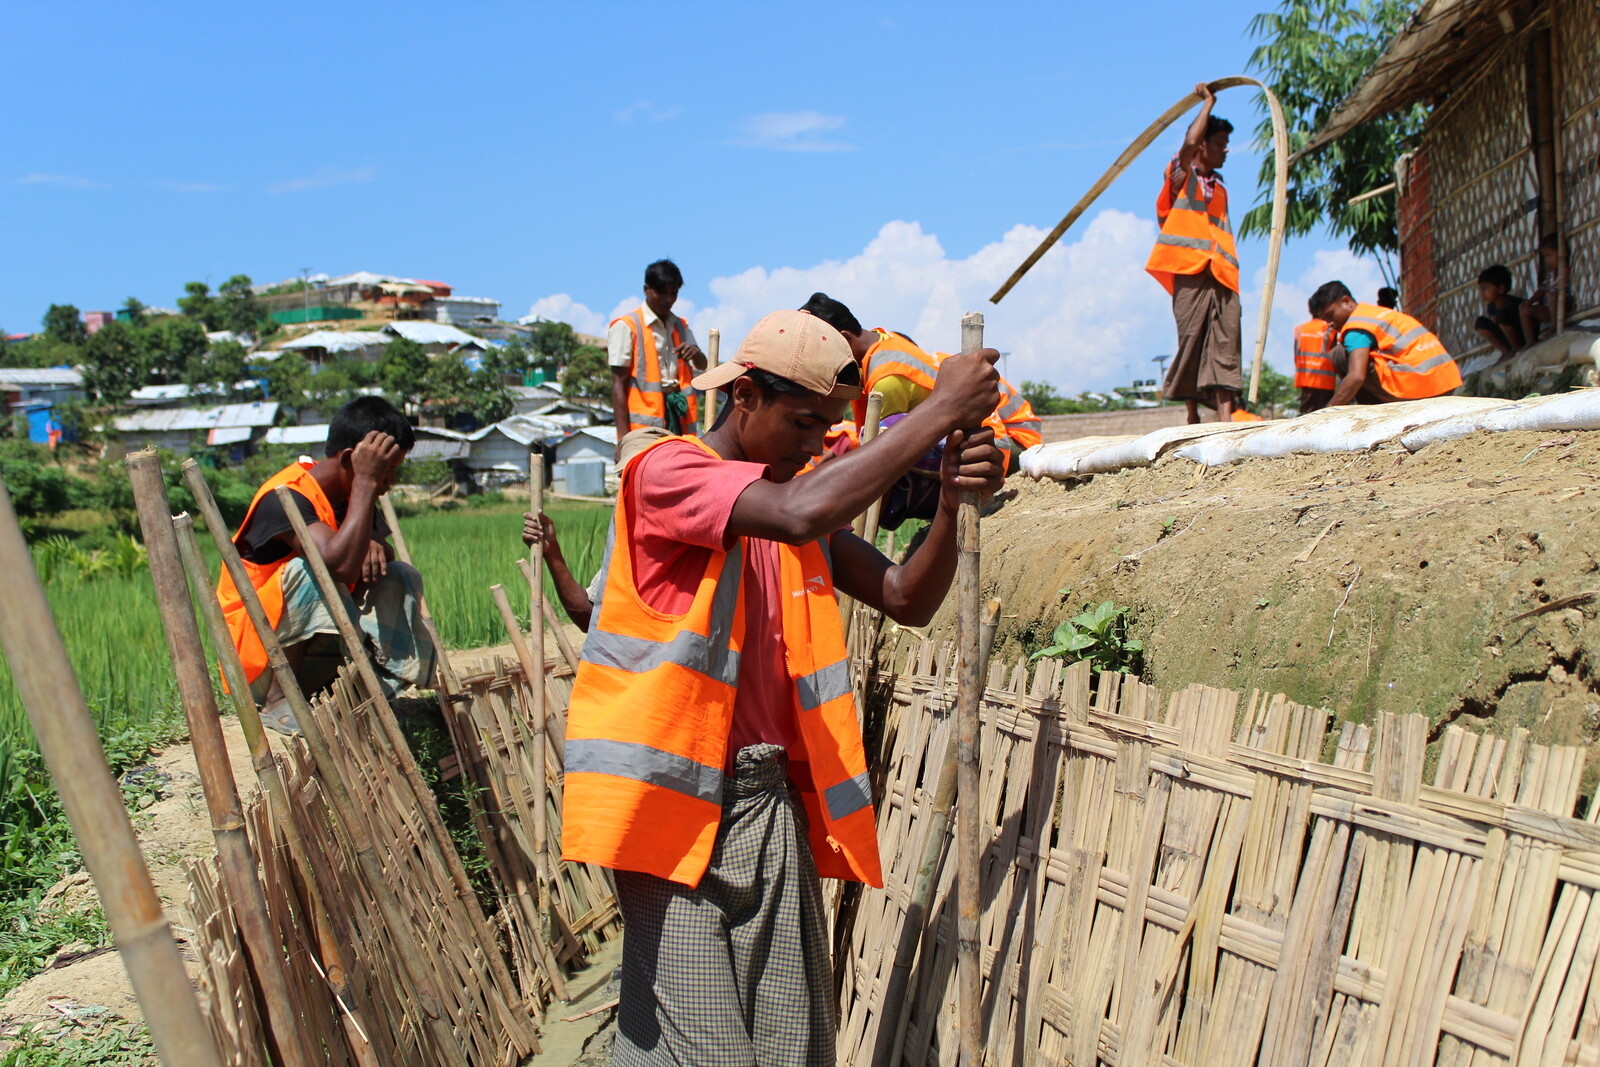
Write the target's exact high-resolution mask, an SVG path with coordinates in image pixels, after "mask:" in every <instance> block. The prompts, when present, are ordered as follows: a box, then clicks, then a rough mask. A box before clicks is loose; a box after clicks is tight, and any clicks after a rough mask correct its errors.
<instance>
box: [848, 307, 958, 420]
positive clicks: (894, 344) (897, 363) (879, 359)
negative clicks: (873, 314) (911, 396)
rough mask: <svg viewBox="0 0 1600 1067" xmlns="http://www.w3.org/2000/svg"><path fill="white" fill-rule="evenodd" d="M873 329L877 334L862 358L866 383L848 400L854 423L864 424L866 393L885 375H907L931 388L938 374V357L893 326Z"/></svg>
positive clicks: (909, 378)
mask: <svg viewBox="0 0 1600 1067" xmlns="http://www.w3.org/2000/svg"><path fill="white" fill-rule="evenodd" d="M872 332H873V333H875V334H877V335H878V339H877V340H876V341H874V342H873V344H872V347H871V348H869V349H867V354H866V356H864V357H863V358H862V361H861V362H862V370H863V373H862V377H863V378H864V379H866V386H865V388H863V389H862V390H861V395H860V396H858V397H856V398H855V400H853V401H851V409H852V410H853V411H854V412H855V416H856V425H857V426H865V425H866V424H867V394H868V393H870V392H872V390H873V387H874V386H876V385H877V384H878V383H879V382H881V381H883V380H884V379H885V378H893V377H900V378H906V379H908V380H910V381H912V382H915V383H916V384H917V385H920V386H922V388H924V389H929V390H931V389H932V388H933V382H934V379H935V378H937V377H938V376H939V361H938V359H937V358H935V357H933V356H931V355H929V354H928V353H926V352H924V351H923V350H922V349H920V348H918V347H917V346H916V345H914V344H912V343H911V342H910V341H908V340H906V339H905V338H904V337H901V336H900V335H899V334H897V333H895V332H894V331H892V330H885V329H884V328H883V327H881V326H875V327H873V330H872Z"/></svg>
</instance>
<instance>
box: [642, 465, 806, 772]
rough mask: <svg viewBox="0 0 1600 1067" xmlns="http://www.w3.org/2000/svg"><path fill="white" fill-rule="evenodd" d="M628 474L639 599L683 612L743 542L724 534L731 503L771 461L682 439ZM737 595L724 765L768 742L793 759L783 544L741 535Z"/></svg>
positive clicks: (792, 701)
mask: <svg viewBox="0 0 1600 1067" xmlns="http://www.w3.org/2000/svg"><path fill="white" fill-rule="evenodd" d="M630 473H631V475H632V477H630V478H629V479H628V514H629V515H631V516H632V522H633V531H632V534H633V536H632V537H631V538H630V544H631V545H632V551H633V574H634V581H635V582H636V583H637V584H638V587H639V595H640V596H641V597H642V598H643V599H644V601H645V603H646V604H648V605H650V606H651V607H652V608H655V609H656V610H657V611H660V612H664V613H666V614H670V615H679V614H682V613H683V612H685V611H688V610H689V606H690V605H691V604H693V603H694V592H695V587H696V585H697V584H698V583H699V581H700V576H701V575H703V574H704V573H705V569H706V563H707V562H708V560H709V557H710V555H711V553H712V552H713V551H726V550H728V549H729V548H731V547H733V545H734V543H735V542H736V541H737V540H738V538H737V537H735V536H733V535H730V534H729V533H728V519H729V517H730V516H731V515H732V514H733V505H734V501H736V500H738V499H739V494H740V493H742V492H744V491H745V489H747V488H749V486H750V484H751V483H752V482H755V481H757V480H758V479H761V478H764V477H765V476H766V474H767V467H766V464H764V463H745V462H742V461H739V460H725V459H718V458H717V457H715V456H712V455H709V454H708V453H706V452H705V451H703V450H702V449H700V448H697V447H696V446H694V445H691V444H689V443H688V442H686V441H672V442H668V443H666V444H663V445H659V446H657V447H656V448H654V449H652V450H651V451H650V452H648V453H647V454H645V455H643V456H641V457H640V458H639V459H638V460H637V469H636V470H634V471H631V472H630ZM739 592H740V595H741V596H742V597H743V598H744V618H745V632H744V645H743V647H742V648H741V650H740V654H739V685H738V691H737V693H736V695H735V696H734V700H733V728H732V731H731V732H730V734H729V736H728V757H727V765H726V769H731V768H732V767H733V757H734V756H735V755H736V754H737V753H738V751H739V750H740V749H741V748H744V747H745V746H747V745H754V744H760V743H761V742H768V743H770V744H774V745H782V746H783V747H784V748H786V749H789V750H790V752H791V753H793V751H794V748H795V743H796V740H797V733H798V729H797V726H796V723H795V714H796V707H795V690H794V683H793V681H792V680H791V679H790V677H789V670H788V666H787V658H786V655H785V648H784V643H783V608H782V604H783V601H782V595H783V590H782V582H781V579H780V578H779V570H778V542H776V541H766V540H762V539H761V538H756V537H748V538H745V552H744V574H743V576H742V578H741V579H740V582H739Z"/></svg>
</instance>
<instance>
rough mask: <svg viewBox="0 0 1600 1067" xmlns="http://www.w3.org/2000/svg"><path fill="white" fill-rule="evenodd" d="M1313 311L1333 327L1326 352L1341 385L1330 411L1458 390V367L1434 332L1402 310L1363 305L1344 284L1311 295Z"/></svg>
mask: <svg viewBox="0 0 1600 1067" xmlns="http://www.w3.org/2000/svg"><path fill="white" fill-rule="evenodd" d="M1311 311H1312V314H1314V315H1315V316H1316V317H1317V318H1319V319H1321V320H1322V321H1323V322H1326V323H1327V324H1328V325H1329V326H1331V327H1333V330H1334V332H1335V333H1336V334H1337V335H1338V337H1339V341H1340V344H1339V345H1338V346H1337V347H1335V348H1334V349H1333V350H1332V351H1331V352H1330V353H1329V355H1330V357H1331V358H1332V360H1333V364H1334V369H1335V370H1336V371H1338V374H1339V385H1338V387H1337V388H1336V389H1335V390H1334V392H1333V396H1332V397H1331V398H1330V399H1329V401H1328V406H1329V407H1341V406H1343V405H1345V404H1350V403H1363V404H1382V403H1387V402H1389V401H1392V400H1421V399H1424V398H1426V397H1430V396H1443V395H1444V394H1445V393H1448V392H1451V391H1453V390H1455V389H1458V388H1460V386H1461V368H1459V367H1457V366H1456V361H1455V360H1454V359H1453V358H1451V355H1450V353H1449V352H1447V351H1445V347H1444V344H1443V343H1442V342H1441V341H1440V340H1439V338H1438V337H1436V336H1434V334H1433V331H1431V330H1429V329H1428V328H1427V327H1426V326H1424V325H1422V323H1420V322H1418V321H1417V320H1416V319H1414V318H1412V317H1411V316H1410V315H1407V314H1406V313H1405V312H1403V311H1395V310H1393V309H1392V308H1383V307H1379V306H1378V305H1376V304H1362V303H1358V302H1357V301H1356V298H1355V297H1353V296H1351V295H1350V290H1349V288H1348V287H1347V286H1346V285H1345V284H1344V283H1343V282H1328V283H1327V284H1326V285H1323V286H1322V287H1321V288H1319V289H1318V290H1317V291H1316V292H1315V293H1312V294H1311Z"/></svg>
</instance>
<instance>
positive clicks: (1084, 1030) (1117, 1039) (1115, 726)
mask: <svg viewBox="0 0 1600 1067" xmlns="http://www.w3.org/2000/svg"><path fill="white" fill-rule="evenodd" d="M888 683H889V685H890V687H891V691H892V695H891V696H890V698H889V700H888V705H887V708H886V710H885V713H884V732H883V745H882V757H883V767H884V781H883V785H882V789H881V794H880V795H881V797H882V800H881V803H880V806H879V809H878V824H879V839H880V842H881V844H882V847H883V850H884V861H885V877H886V882H887V885H886V888H885V889H884V890H873V891H868V892H866V893H865V894H863V896H862V899H861V903H860V907H859V910H858V911H857V913H856V918H855V921H854V924H853V926H852V927H851V929H850V931H849V945H850V951H849V953H848V956H847V957H846V958H845V959H844V960H843V961H841V966H842V968H843V973H842V974H841V976H840V978H841V986H842V989H843V993H842V999H841V1029H840V1057H839V1062H840V1063H841V1064H851V1065H857V1067H867V1065H868V1064H869V1063H870V1062H871V1050H872V1049H873V1046H874V1041H875V1039H876V1036H877V1027H878V1024H879V1021H880V1019H881V1018H882V1017H883V1013H884V1008H885V1006H884V1004H883V1002H882V1001H883V996H884V989H885V986H886V980H887V975H888V972H889V969H890V961H891V960H892V958H893V956H894V947H895V945H896V943H897V940H898V938H899V934H900V924H901V922H902V921H903V916H904V914H905V909H906V905H907V902H908V896H909V887H910V885H911V883H912V880H913V879H914V877H915V874H916V867H917V865H918V861H919V859H920V856H921V854H922V850H923V846H924V839H925V837H926V834H927V828H928V821H929V813H930V807H931V804H930V794H931V792H932V790H933V786H934V782H935V780H936V778H937V776H938V773H939V764H940V763H941V755H942V753H943V752H944V750H945V745H946V742H947V740H948V737H949V730H950V721H949V714H948V711H949V709H950V707H951V706H952V705H953V702H954V696H955V687H956V681H955V677H954V670H953V665H952V663H951V657H949V656H948V655H945V656H935V655H934V654H933V653H932V651H931V650H929V649H927V648H926V647H924V648H920V649H914V650H912V653H911V655H910V656H908V657H907V660H906V662H905V663H904V665H903V666H902V668H901V669H900V670H899V671H898V672H897V673H895V672H891V677H890V678H889V679H888ZM982 713H983V719H984V725H983V731H982V742H981V744H982V760H981V766H982V768H983V778H982V788H981V791H980V795H979V797H978V798H976V803H978V804H979V805H980V808H981V811H982V818H983V820H984V821H985V823H986V824H987V825H988V826H989V827H990V832H989V834H988V836H987V838H986V841H985V846H986V847H985V850H984V858H983V863H982V878H983V881H982V885H983V901H984V912H983V917H982V923H981V927H980V941H981V944H982V945H983V948H984V973H985V983H984V999H983V1006H984V1017H985V1023H986V1028H987V1043H986V1048H987V1049H988V1053H989V1055H988V1062H989V1063H990V1064H1034V1063H1071V1064H1075V1065H1078V1067H1089V1065H1093V1064H1107V1065H1116V1067H1130V1065H1154V1064H1163V1065H1168V1067H1187V1065H1200V1064H1205V1065H1207V1067H1211V1065H1222V1067H1245V1065H1254V1064H1272V1065H1274V1067H1276V1065H1280V1064H1315V1065H1317V1067H1324V1065H1333V1064H1352V1065H1353V1064H1375V1065H1388V1064H1396V1065H1398V1064H1414V1063H1427V1064H1432V1063H1439V1064H1446V1065H1467V1064H1473V1065H1478V1064H1501V1063H1504V1064H1511V1063H1516V1064H1524V1063H1527V1064H1538V1063H1554V1064H1560V1063H1578V1064H1594V1063H1597V1062H1600V988H1597V981H1600V971H1597V969H1596V966H1595V964H1596V958H1597V955H1600V900H1597V899H1596V897H1595V893H1596V891H1597V890H1600V827H1597V826H1596V824H1595V821H1594V814H1595V812H1594V810H1593V806H1592V805H1591V806H1590V810H1589V811H1587V813H1586V815H1587V817H1586V818H1583V819H1579V818H1574V817H1572V812H1573V811H1574V809H1575V805H1576V803H1577V795H1578V782H1579V777H1580V775H1581V772H1582V766H1583V760H1582V753H1581V750H1579V749H1564V748H1547V747H1544V746H1540V745H1533V744H1529V743H1528V735H1527V731H1525V730H1518V731H1517V732H1516V733H1515V734H1514V735H1513V736H1512V737H1510V738H1493V737H1487V736H1480V735H1477V734H1473V733H1470V732H1466V731H1462V730H1460V729H1458V728H1455V727H1451V728H1449V729H1448V730H1446V731H1445V733H1444V734H1443V736H1442V738H1441V740H1440V743H1439V746H1438V749H1437V753H1436V754H1437V767H1436V769H1435V770H1434V771H1433V773H1432V775H1431V778H1430V779H1428V780H1425V779H1424V762H1425V756H1426V755H1427V753H1428V736H1427V724H1426V720H1425V719H1423V718H1422V717H1421V716H1399V717H1397V716H1389V715H1384V716H1380V717H1379V719H1378V720H1377V721H1376V722H1375V723H1373V724H1372V725H1371V726H1370V727H1369V726H1366V725H1357V724H1353V723H1337V722H1335V721H1334V720H1333V719H1332V717H1331V716H1330V715H1329V714H1328V713H1327V712H1325V711H1320V710H1317V709H1312V708H1306V707H1301V706H1298V705H1295V704H1291V703H1290V702H1288V701H1286V700H1284V699H1283V698H1282V697H1276V698H1267V697H1263V696H1261V695H1259V694H1251V695H1250V696H1249V697H1241V696H1240V695H1239V694H1237V693H1230V692H1225V691H1220V690H1213V689H1207V688H1204V687H1199V686H1193V687H1190V688H1189V689H1188V690H1185V691H1183V692H1181V693H1178V694H1174V695H1173V696H1171V697H1170V698H1168V699H1166V700H1165V701H1163V700H1162V699H1161V698H1160V696H1159V694H1157V693H1156V692H1155V691H1154V690H1152V689H1151V688H1150V687H1148V686H1145V685H1143V684H1142V683H1140V682H1138V680H1136V679H1130V678H1123V677H1121V676H1118V675H1110V674H1106V675H1101V676H1100V677H1099V679H1098V685H1097V686H1091V677H1090V674H1089V672H1088V670H1087V666H1086V665H1083V664H1078V665H1074V666H1073V667H1070V668H1063V667H1061V666H1060V665H1059V664H1058V663H1054V662H1048V661H1047V662H1046V663H1044V664H1043V665H1041V666H1040V667H1039V668H1038V669H1037V670H1036V671H1034V672H1033V673H1032V675H1031V677H1030V674H1029V672H1028V670H1027V669H1026V668H1025V667H1024V666H1023V665H1021V664H1018V665H1015V666H1013V667H1005V666H1002V665H998V664H997V665H995V666H994V667H993V668H992V670H991V673H990V677H989V681H988V688H987V690H986V693H985V697H984V701H983V707H982ZM973 802H974V801H973V800H970V799H968V798H962V800H961V801H960V803H963V804H968V803H973ZM953 865H954V860H953V859H952V858H947V859H946V861H945V863H944V865H943V867H942V868H941V870H940V871H939V878H938V892H937V895H936V897H935V899H934V901H933V903H932V907H931V909H930V911H929V920H928V928H927V930H926V931H925V934H924V937H923V942H922V951H921V955H920V956H919V958H918V960H917V963H916V967H915V971H914V973H913V976H912V979H911V982H910V986H909V989H910V994H909V995H908V997H907V998H906V999H907V1003H906V1004H905V1005H904V1010H905V1011H907V1012H909V1018H908V1020H907V1025H906V1040H905V1044H904V1046H903V1048H902V1050H901V1055H900V1056H899V1057H897V1058H894V1059H893V1060H890V1061H886V1062H884V1063H879V1064H877V1065H876V1067H889V1064H891V1063H892V1064H893V1067H900V1065H901V1064H917V1065H927V1064H940V1065H949V1064H953V1063H955V1060H956V1054H957V1046H958V1042H957V1041H956V1030H955V1024H956V1011H955V1003H954V957H955V945H954V909H953V902H952V900H951V897H952V895H953V880H954V879H953Z"/></svg>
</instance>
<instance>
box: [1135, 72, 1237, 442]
mask: <svg viewBox="0 0 1600 1067" xmlns="http://www.w3.org/2000/svg"><path fill="white" fill-rule="evenodd" d="M1194 92H1195V95H1196V96H1198V97H1199V98H1200V99H1201V100H1202V101H1203V103H1201V105H1200V112H1199V114H1197V115H1196V116H1195V118H1194V122H1192V123H1191V124H1190V125H1189V132H1188V133H1186V134H1185V135H1184V138H1183V147H1182V148H1180V149H1178V154H1177V155H1176V156H1174V157H1173V159H1172V162H1171V163H1170V164H1169V165H1168V167H1167V175H1166V180H1165V181H1164V182H1162V184H1161V192H1160V194H1159V195H1158V196H1157V197H1156V217H1157V218H1158V219H1160V221H1161V234H1160V236H1158V237H1157V238H1156V244H1155V247H1154V248H1152V249H1151V250H1150V259H1149V260H1148V261H1147V262H1146V263H1145V267H1144V269H1145V270H1146V271H1147V272H1149V274H1150V275H1151V276H1152V277H1154V278H1155V279H1156V281H1158V282H1160V283H1161V287H1162V288H1163V289H1165V290H1166V291H1167V293H1168V295H1170V296H1171V297H1172V317H1173V319H1174V320H1175V321H1176V323H1177V327H1178V350H1177V353H1176V354H1175V355H1174V356H1173V357H1172V365H1171V366H1169V367H1168V368H1167V379H1166V382H1165V384H1164V386H1163V394H1164V395H1165V396H1166V398H1167V399H1168V400H1182V401H1183V402H1184V403H1185V404H1187V405H1188V408H1189V421H1190V422H1191V423H1195V422H1199V421H1200V409H1199V405H1200V404H1204V405H1205V406H1206V407H1210V408H1216V409H1217V421H1218V422H1227V421H1229V420H1230V419H1232V418H1233V409H1234V407H1235V406H1236V405H1237V404H1238V402H1239V393H1240V391H1241V390H1242V389H1243V387H1244V377H1243V374H1242V373H1241V371H1240V368H1239V363H1240V341H1239V259H1238V252H1237V251H1236V250H1235V248H1234V244H1233V226H1232V225H1231V224H1230V223H1229V222H1228V190H1227V189H1226V188H1225V187H1224V186H1223V184H1222V175H1221V174H1220V173H1218V172H1219V171H1220V169H1221V167H1222V164H1223V163H1225V162H1227V159H1228V138H1229V135H1231V134H1232V133H1233V124H1232V123H1231V122H1229V121H1228V120H1227V119H1222V118H1217V117H1216V116H1215V115H1213V114H1211V108H1212V106H1213V105H1214V104H1215V103H1216V102H1217V98H1216V95H1215V94H1214V93H1212V91H1211V90H1210V88H1209V87H1207V86H1206V85H1205V84H1204V83H1201V84H1199V85H1196V86H1195V87H1194Z"/></svg>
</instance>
